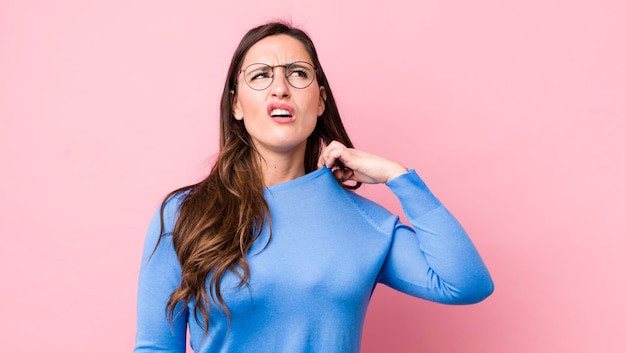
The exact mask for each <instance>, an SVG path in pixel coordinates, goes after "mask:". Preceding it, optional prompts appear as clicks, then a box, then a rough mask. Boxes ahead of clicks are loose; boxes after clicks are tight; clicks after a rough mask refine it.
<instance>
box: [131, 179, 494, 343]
mask: <svg viewBox="0 0 626 353" xmlns="http://www.w3.org/2000/svg"><path fill="white" fill-rule="evenodd" d="M387 186H388V187H389V188H390V189H391V190H392V191H393V192H394V194H395V195H396V196H397V197H398V199H399V200H400V203H401V205H402V207H403V210H404V213H405V216H406V218H407V219H408V220H409V222H410V223H411V224H412V227H410V226H408V225H405V224H402V223H401V222H400V221H399V219H398V217H397V216H396V215H393V214H391V213H390V212H388V211H387V210H386V209H385V208H383V207H381V206H380V205H378V204H376V203H374V202H372V201H369V200H367V199H365V198H363V197H362V196H360V195H358V194H356V193H354V192H351V191H347V190H344V189H343V188H342V187H341V186H340V185H339V184H338V183H337V182H336V181H335V179H334V177H333V175H332V173H331V172H330V170H329V169H328V168H326V167H323V168H321V169H318V170H316V171H314V172H311V173H309V174H307V175H304V176H302V177H300V178H297V179H295V180H291V181H288V182H285V183H282V184H278V185H273V186H270V187H267V188H265V190H264V193H265V197H266V200H267V202H268V204H269V207H270V213H271V217H272V232H273V233H272V239H271V242H270V243H269V245H268V246H267V247H266V248H265V249H264V246H265V244H266V243H267V239H268V227H265V228H264V232H263V233H262V235H261V237H260V238H259V239H258V240H257V241H256V242H255V244H253V246H252V248H251V250H250V253H249V259H248V261H249V265H250V284H249V286H247V287H246V286H244V287H241V288H238V287H237V284H238V283H239V280H238V278H237V277H236V276H234V275H232V274H228V275H225V276H224V278H223V281H222V288H223V289H222V290H223V295H224V298H225V300H226V303H227V305H228V308H229V309H230V311H231V321H230V323H229V322H228V320H227V318H226V316H225V315H224V314H222V313H221V312H220V311H219V310H217V309H215V308H213V309H212V310H211V311H210V329H209V333H208V335H206V336H205V335H204V331H203V330H202V328H200V327H199V326H198V324H197V323H196V321H195V318H194V317H193V314H191V315H190V314H189V313H190V312H193V305H194V303H193V302H192V303H191V304H190V306H189V307H188V308H184V309H183V310H182V311H181V314H180V315H178V316H177V317H176V318H175V320H174V322H173V323H170V322H169V321H168V320H167V318H166V314H165V306H166V302H167V300H168V297H169V295H170V294H171V293H172V291H173V290H174V289H175V288H176V287H177V286H178V285H179V282H180V272H181V269H180V265H179V262H178V259H177V257H176V254H175V252H174V249H173V246H172V239H171V236H165V237H163V239H162V241H161V242H160V244H159V246H158V248H157V249H156V251H155V252H154V254H153V256H152V257H150V255H151V254H152V252H153V250H154V248H155V246H156V244H157V240H158V238H159V230H160V226H159V222H160V216H159V214H158V213H157V214H156V215H155V217H154V219H153V221H152V223H151V225H150V228H149V231H148V235H147V238H146V242H145V248H144V253H143V261H142V264H141V270H140V275H139V288H138V313H137V316H138V325H137V336H136V346H135V352H136V353H140V352H184V351H185V346H186V341H185V339H186V331H187V327H188V328H189V333H190V344H191V347H192V348H193V350H194V352H202V353H217V352H260V353H262V352H268V353H270V352H271V353H280V352H285V353H299V352H323V353H334V352H336V353H346V352H359V349H360V342H361V332H362V328H363V322H364V319H365V312H366V309H367V305H368V303H369V300H370V297H371V295H372V292H373V290H374V288H375V287H376V284H377V283H384V284H385V285H387V286H390V287H392V288H395V289H397V290H399V291H402V292H404V293H407V294H409V295H412V296H415V297H419V298H423V299H426V300H431V301H436V302H440V303H448V304H471V303H476V302H478V301H481V300H482V299H484V298H485V297H487V296H488V295H489V294H491V292H492V291H493V283H492V281H491V277H490V275H489V272H488V271H487V268H486V267H485V265H484V264H483V261H482V260H481V258H480V256H479V254H478V252H477V251H476V249H475V247H474V246H473V244H472V242H471V240H470V239H469V238H468V236H467V234H466V233H465V231H464V230H463V228H462V227H461V226H460V224H459V223H458V222H457V221H456V219H455V218H454V217H453V216H452V215H451V214H450V213H449V212H448V211H447V210H446V208H445V207H444V206H443V205H442V204H441V203H440V202H439V201H438V200H437V199H436V198H435V197H434V196H433V195H432V194H431V192H430V191H429V190H428V188H427V187H426V185H425V184H424V182H423V181H422V180H421V179H420V178H419V176H418V175H417V174H416V173H415V172H414V171H413V170H411V171H410V172H409V173H407V174H404V175H401V176H399V177H397V178H395V179H393V180H391V181H390V182H388V183H387ZM180 201H181V197H175V198H173V199H172V200H170V201H169V202H168V203H167V205H166V208H165V214H164V221H165V232H166V233H167V232H170V231H171V230H172V228H173V225H174V223H175V221H176V213H177V210H178V205H179V204H180ZM229 325H230V327H229Z"/></svg>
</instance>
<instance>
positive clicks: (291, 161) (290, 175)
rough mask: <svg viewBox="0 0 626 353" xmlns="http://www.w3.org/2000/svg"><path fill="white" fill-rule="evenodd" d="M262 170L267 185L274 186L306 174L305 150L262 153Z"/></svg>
mask: <svg viewBox="0 0 626 353" xmlns="http://www.w3.org/2000/svg"><path fill="white" fill-rule="evenodd" d="M262 156H263V158H261V171H262V173H263V180H264V182H265V186H272V185H276V184H280V183H284V182H286V181H289V180H293V179H296V178H299V177H301V176H303V175H304V150H302V152H299V151H293V152H291V153H287V154H277V153H262Z"/></svg>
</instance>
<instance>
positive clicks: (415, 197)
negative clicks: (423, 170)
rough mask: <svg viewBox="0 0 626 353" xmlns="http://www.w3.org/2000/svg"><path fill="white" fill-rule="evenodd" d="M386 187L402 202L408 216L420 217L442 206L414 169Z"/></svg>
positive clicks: (388, 183)
mask: <svg viewBox="0 0 626 353" xmlns="http://www.w3.org/2000/svg"><path fill="white" fill-rule="evenodd" d="M386 185H387V186H388V187H389V188H390V189H391V191H392V192H393V193H394V194H395V195H396V197H397V198H398V200H400V203H401V204H402V208H403V209H404V213H405V214H406V215H407V216H411V217H420V216H422V215H424V214H426V213H428V212H430V211H432V210H434V209H436V208H437V207H439V206H441V202H439V200H438V199H437V198H436V197H435V195H433V194H432V193H431V192H430V190H429V189H428V186H426V183H424V181H423V180H422V178H420V177H419V175H417V173H416V172H415V170H414V169H409V171H408V172H407V173H405V174H402V175H399V176H397V177H395V178H393V179H391V180H390V181H388V182H387V184H386Z"/></svg>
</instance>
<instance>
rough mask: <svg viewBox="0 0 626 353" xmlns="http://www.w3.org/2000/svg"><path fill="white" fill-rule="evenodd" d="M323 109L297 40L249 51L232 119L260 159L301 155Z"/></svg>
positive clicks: (272, 40) (278, 39) (285, 38)
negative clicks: (240, 125) (243, 130)
mask: <svg viewBox="0 0 626 353" xmlns="http://www.w3.org/2000/svg"><path fill="white" fill-rule="evenodd" d="M257 64H264V65H257ZM311 75H312V76H311ZM264 87H267V88H264ZM297 87H300V88H297ZM324 108H325V92H324V87H321V86H319V84H318V82H317V79H316V78H315V69H314V68H313V63H312V60H311V57H310V56H309V53H308V52H307V50H306V49H305V47H304V45H303V44H302V43H301V42H300V41H299V40H297V39H295V38H293V37H291V36H289V35H285V34H279V35H273V36H269V37H265V38H263V39H261V40H260V41H258V42H257V43H255V44H254V45H253V46H252V47H251V48H250V50H249V51H248V53H247V54H246V56H245V58H244V60H243V63H242V65H241V70H240V72H239V74H238V76H237V90H236V92H235V96H234V98H233V116H234V117H235V119H237V120H242V121H243V123H244V125H245V128H246V130H247V132H248V134H250V137H251V139H252V141H253V143H254V144H255V147H256V148H257V150H258V151H259V152H260V153H261V155H265V153H302V155H304V150H305V148H306V140H307V138H308V137H309V135H310V134H311V133H312V132H313V130H314V129H315V125H316V123H317V118H318V116H320V115H321V114H322V113H323V112H324Z"/></svg>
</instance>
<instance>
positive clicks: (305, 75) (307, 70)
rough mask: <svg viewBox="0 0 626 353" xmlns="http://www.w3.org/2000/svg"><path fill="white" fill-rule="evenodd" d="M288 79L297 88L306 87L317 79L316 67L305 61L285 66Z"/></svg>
mask: <svg viewBox="0 0 626 353" xmlns="http://www.w3.org/2000/svg"><path fill="white" fill-rule="evenodd" d="M285 76H286V77H287V81H288V82H289V84H291V85H292V86H293V87H295V88H306V87H308V86H309V85H310V84H311V83H313V79H315V69H314V68H313V66H312V65H311V64H309V63H307V62H305V61H296V62H295V63H291V64H289V65H287V66H286V67H285Z"/></svg>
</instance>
